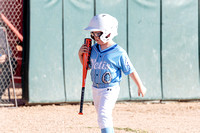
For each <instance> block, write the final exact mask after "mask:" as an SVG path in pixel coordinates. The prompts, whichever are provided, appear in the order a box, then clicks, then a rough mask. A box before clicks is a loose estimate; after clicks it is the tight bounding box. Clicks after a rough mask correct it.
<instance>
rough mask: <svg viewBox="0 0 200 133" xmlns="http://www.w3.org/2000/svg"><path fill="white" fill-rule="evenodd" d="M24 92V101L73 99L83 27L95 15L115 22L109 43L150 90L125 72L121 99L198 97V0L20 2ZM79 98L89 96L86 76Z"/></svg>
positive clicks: (78, 87)
mask: <svg viewBox="0 0 200 133" xmlns="http://www.w3.org/2000/svg"><path fill="white" fill-rule="evenodd" d="M24 5H26V7H25V8H24V12H25V17H24V18H25V22H24V28H25V30H24V31H25V32H24V37H25V46H26V51H25V54H24V55H26V56H25V57H24V58H25V59H24V60H25V63H24V64H25V65H24V68H25V69H24V70H25V74H24V80H23V81H25V82H24V88H23V89H24V91H23V92H24V93H23V94H24V95H23V97H24V98H25V99H26V100H27V101H28V103H55V102H78V101H79V100H80V95H81V81H82V80H81V78H82V66H81V64H80V62H79V59H78V50H79V48H80V46H81V45H82V43H83V40H84V38H85V37H89V33H88V32H87V31H84V30H83V29H84V28H85V27H86V26H87V25H88V23H89V21H90V19H91V18H92V17H93V16H94V15H95V14H99V13H109V14H111V15H113V16H115V17H116V18H117V19H118V21H119V30H118V32H119V35H118V36H117V37H116V38H115V41H116V42H117V43H118V44H119V45H120V46H122V47H123V48H124V49H125V50H127V52H128V54H129V56H130V59H131V61H132V62H133V64H134V66H135V68H136V70H137V72H138V73H139V75H140V77H141V79H142V81H143V82H144V84H145V86H146V87H147V89H148V92H147V95H146V96H145V97H144V98H140V97H137V87H136V85H135V83H134V82H133V81H132V80H130V79H129V77H126V76H124V75H123V80H122V83H121V91H120V95H119V100H180V99H199V98H200V86H199V66H200V65H199V8H200V7H199V1H198V0H117V1H116V0H109V1H106V0H82V1H78V0H66V1H65V0H59V1H54V0H48V1H40V0H29V1H24ZM85 100H86V101H91V100H92V94H91V81H90V75H89V74H88V78H87V85H86V93H85Z"/></svg>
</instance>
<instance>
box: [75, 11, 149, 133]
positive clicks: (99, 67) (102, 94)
mask: <svg viewBox="0 0 200 133" xmlns="http://www.w3.org/2000/svg"><path fill="white" fill-rule="evenodd" d="M117 29H118V21H117V19H116V18H114V17H112V16H110V15H109V14H99V15H96V16H94V17H93V18H92V19H91V21H90V23H89V26H88V27H87V28H85V30H88V31H91V38H92V39H94V40H95V41H96V44H94V45H93V46H92V50H91V57H90V62H91V64H90V69H91V79H92V82H93V85H92V89H93V100H94V105H95V108H96V111H97V114H98V124H99V127H100V128H101V132H102V133H114V129H113V121H112V110H113V108H114V106H115V103H116V101H117V98H118V94H119V91H120V87H119V85H120V81H121V78H122V74H121V72H123V73H124V74H125V75H129V76H130V77H131V78H132V79H133V80H134V81H135V83H136V85H137V86H138V96H140V94H141V95H142V97H143V96H144V95H145V93H146V88H145V87H144V85H143V84H142V82H141V80H140V78H139V76H138V74H137V72H136V70H135V69H134V67H133V65H132V63H131V61H130V59H129V57H128V55H127V53H126V51H125V50H124V49H123V48H121V47H120V46H119V45H118V44H116V43H115V42H114V41H113V40H112V39H113V38H114V37H115V36H116V35H117V34H118V33H117ZM86 52H88V48H87V47H86V45H85V44H83V45H82V46H81V48H80V50H79V53H78V54H79V58H80V61H81V63H83V53H86Z"/></svg>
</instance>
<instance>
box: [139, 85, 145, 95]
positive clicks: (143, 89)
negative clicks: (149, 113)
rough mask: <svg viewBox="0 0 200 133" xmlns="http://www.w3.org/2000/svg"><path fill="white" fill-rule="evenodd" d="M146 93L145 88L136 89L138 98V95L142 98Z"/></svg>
mask: <svg viewBox="0 0 200 133" xmlns="http://www.w3.org/2000/svg"><path fill="white" fill-rule="evenodd" d="M146 92H147V89H146V87H145V86H142V87H140V88H138V96H140V94H142V97H144V96H145V94H146Z"/></svg>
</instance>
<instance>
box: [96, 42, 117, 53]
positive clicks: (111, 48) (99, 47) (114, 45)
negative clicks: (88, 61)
mask: <svg viewBox="0 0 200 133" xmlns="http://www.w3.org/2000/svg"><path fill="white" fill-rule="evenodd" d="M116 46H117V44H113V45H112V46H110V47H108V48H106V49H104V50H101V46H100V45H99V44H97V49H98V51H99V52H100V53H105V52H108V51H111V50H113V49H114V48H115V47H116Z"/></svg>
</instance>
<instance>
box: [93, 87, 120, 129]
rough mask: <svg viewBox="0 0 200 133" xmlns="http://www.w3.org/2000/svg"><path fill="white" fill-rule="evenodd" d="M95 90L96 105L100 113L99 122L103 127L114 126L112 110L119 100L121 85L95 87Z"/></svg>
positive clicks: (98, 113)
mask: <svg viewBox="0 0 200 133" xmlns="http://www.w3.org/2000/svg"><path fill="white" fill-rule="evenodd" d="M92 90H93V101H94V106H95V108H96V111H97V115H98V124H99V127H100V128H101V129H104V128H113V120H112V110H113V108H114V106H115V103H116V101H117V98H118V95H119V91H120V87H119V86H113V87H107V88H95V87H92Z"/></svg>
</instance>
